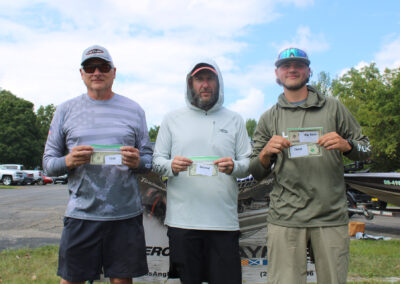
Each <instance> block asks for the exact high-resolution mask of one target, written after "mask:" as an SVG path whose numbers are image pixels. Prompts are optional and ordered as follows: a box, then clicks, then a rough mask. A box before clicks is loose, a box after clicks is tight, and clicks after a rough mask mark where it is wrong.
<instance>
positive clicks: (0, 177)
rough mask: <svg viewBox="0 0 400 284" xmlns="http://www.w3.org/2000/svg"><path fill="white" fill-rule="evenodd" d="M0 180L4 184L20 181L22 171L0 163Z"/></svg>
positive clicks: (22, 176) (22, 179)
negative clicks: (8, 167)
mask: <svg viewBox="0 0 400 284" xmlns="http://www.w3.org/2000/svg"><path fill="white" fill-rule="evenodd" d="M0 181H1V182H2V183H3V184H4V185H11V184H15V183H22V182H23V181H24V173H23V172H22V171H19V170H15V169H7V168H6V167H3V166H1V165H0Z"/></svg>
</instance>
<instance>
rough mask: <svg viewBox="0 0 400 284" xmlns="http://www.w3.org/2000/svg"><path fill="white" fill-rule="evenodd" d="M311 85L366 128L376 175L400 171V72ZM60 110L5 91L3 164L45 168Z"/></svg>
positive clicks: (364, 73)
mask: <svg viewBox="0 0 400 284" xmlns="http://www.w3.org/2000/svg"><path fill="white" fill-rule="evenodd" d="M311 85H313V86H314V87H316V88H317V89H318V90H319V91H320V92H321V93H323V94H324V95H326V96H333V97H336V98H337V99H338V100H340V101H341V102H342V103H343V104H344V105H345V106H346V107H347V108H348V109H349V110H350V112H351V113H352V114H353V115H354V117H355V118H356V119H357V120H358V122H359V123H360V124H361V126H362V129H363V133H364V134H365V135H367V136H368V137H369V139H370V142H371V147H372V150H373V156H372V158H371V159H372V161H373V164H372V168H373V170H374V171H400V159H399V155H400V127H399V124H400V68H397V69H385V70H384V71H383V72H380V70H379V69H378V68H377V67H376V65H375V64H374V63H372V64H370V65H368V66H365V67H363V68H361V69H355V68H352V69H350V70H349V71H348V72H346V73H345V74H344V75H342V76H340V77H338V78H335V79H333V80H331V78H330V76H329V74H328V73H326V72H321V73H320V74H319V75H318V79H317V81H314V82H311ZM55 109H56V108H55V106H54V105H53V104H50V105H47V106H40V107H39V108H38V110H37V111H36V112H34V105H33V103H31V102H29V101H26V100H24V99H22V98H18V97H17V96H15V95H14V94H12V93H11V92H10V91H7V90H1V91H0V163H20V164H24V165H25V166H26V167H28V168H34V167H40V165H41V161H42V155H43V151H44V145H45V143H46V139H47V134H48V132H49V127H50V123H51V120H52V118H53V115H54V111H55ZM256 126H257V121H256V120H255V119H254V118H250V119H247V120H246V128H247V132H248V135H249V137H250V139H251V138H252V137H253V134H254V130H255V128H256ZM159 128H160V126H157V125H155V126H152V127H151V128H150V129H149V136H150V140H151V141H153V142H154V141H155V140H156V137H157V133H158V130H159Z"/></svg>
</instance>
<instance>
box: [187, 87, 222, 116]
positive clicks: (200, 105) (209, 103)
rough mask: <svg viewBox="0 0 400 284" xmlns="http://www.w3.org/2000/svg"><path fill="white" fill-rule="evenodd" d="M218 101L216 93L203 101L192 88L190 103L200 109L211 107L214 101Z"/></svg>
mask: <svg viewBox="0 0 400 284" xmlns="http://www.w3.org/2000/svg"><path fill="white" fill-rule="evenodd" d="M217 101H218V94H213V96H212V97H211V99H210V100H209V101H204V100H203V99H202V98H201V97H200V95H199V94H196V93H194V92H193V90H192V105H194V106H196V107H198V108H200V109H202V110H205V111H207V110H209V109H211V108H212V107H213V106H214V105H215V103H216V102H217Z"/></svg>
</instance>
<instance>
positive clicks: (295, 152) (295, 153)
mask: <svg viewBox="0 0 400 284" xmlns="http://www.w3.org/2000/svg"><path fill="white" fill-rule="evenodd" d="M289 149H290V156H291V157H292V158H296V157H303V156H308V147H307V144H301V145H295V146H292V147H290V148H289Z"/></svg>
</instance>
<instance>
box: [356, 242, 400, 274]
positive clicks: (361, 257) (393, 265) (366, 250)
mask: <svg viewBox="0 0 400 284" xmlns="http://www.w3.org/2000/svg"><path fill="white" fill-rule="evenodd" d="M349 275H351V276H360V277H363V278H365V277H366V278H377V277H399V278H400V240H391V241H376V240H352V241H351V245H350V266H349Z"/></svg>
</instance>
